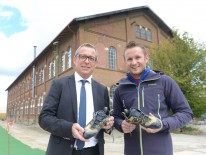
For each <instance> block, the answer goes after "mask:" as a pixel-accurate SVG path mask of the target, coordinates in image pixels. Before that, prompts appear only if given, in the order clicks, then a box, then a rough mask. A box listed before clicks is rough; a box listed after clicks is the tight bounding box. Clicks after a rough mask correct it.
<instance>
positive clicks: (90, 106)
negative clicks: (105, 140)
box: [74, 72, 97, 148]
mask: <svg viewBox="0 0 206 155" xmlns="http://www.w3.org/2000/svg"><path fill="white" fill-rule="evenodd" d="M74 77H75V84H76V91H77V92H76V93H77V118H78V116H79V104H80V90H81V86H82V82H81V80H87V82H86V83H85V90H86V124H88V123H89V122H90V121H91V120H92V118H93V113H94V102H93V94H92V85H91V78H92V75H91V76H90V77H89V78H88V79H83V78H82V77H81V76H80V75H79V74H78V73H77V72H75V73H74ZM78 119H79V118H78ZM96 144H97V139H96V138H95V137H92V138H90V141H89V142H85V145H84V148H87V147H92V146H95V145H96ZM75 145H76V144H75Z"/></svg>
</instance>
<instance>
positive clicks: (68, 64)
mask: <svg viewBox="0 0 206 155" xmlns="http://www.w3.org/2000/svg"><path fill="white" fill-rule="evenodd" d="M71 67H72V48H71V47H70V48H69V49H68V61H67V68H71Z"/></svg>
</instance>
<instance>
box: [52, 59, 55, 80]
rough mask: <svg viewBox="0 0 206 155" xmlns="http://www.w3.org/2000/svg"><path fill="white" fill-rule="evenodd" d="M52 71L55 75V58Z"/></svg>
mask: <svg viewBox="0 0 206 155" xmlns="http://www.w3.org/2000/svg"><path fill="white" fill-rule="evenodd" d="M52 72H53V77H54V76H55V75H56V61H55V60H53V68H52Z"/></svg>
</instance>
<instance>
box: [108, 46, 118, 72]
mask: <svg viewBox="0 0 206 155" xmlns="http://www.w3.org/2000/svg"><path fill="white" fill-rule="evenodd" d="M116 57H117V56H116V49H115V48H114V47H110V48H109V68H110V69H116Z"/></svg>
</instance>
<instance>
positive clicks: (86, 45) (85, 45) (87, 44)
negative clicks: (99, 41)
mask: <svg viewBox="0 0 206 155" xmlns="http://www.w3.org/2000/svg"><path fill="white" fill-rule="evenodd" d="M82 47H88V48H92V49H94V51H95V54H96V58H97V57H98V52H97V49H96V47H95V46H94V45H92V44H90V43H84V44H82V45H80V46H79V47H78V48H77V50H76V52H75V57H76V56H78V55H79V50H80V49H81V48H82Z"/></svg>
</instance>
